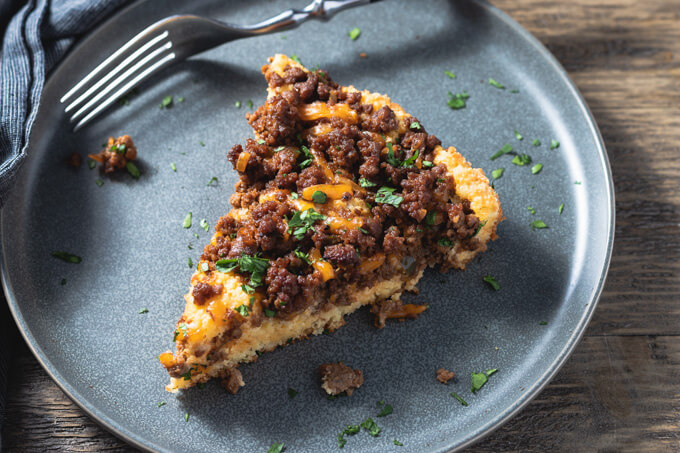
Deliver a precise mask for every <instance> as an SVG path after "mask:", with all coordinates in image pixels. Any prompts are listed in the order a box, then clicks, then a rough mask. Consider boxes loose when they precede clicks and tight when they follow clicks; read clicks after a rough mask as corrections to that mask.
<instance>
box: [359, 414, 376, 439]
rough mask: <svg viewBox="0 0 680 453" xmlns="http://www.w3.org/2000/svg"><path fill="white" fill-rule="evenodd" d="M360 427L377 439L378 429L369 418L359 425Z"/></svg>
mask: <svg viewBox="0 0 680 453" xmlns="http://www.w3.org/2000/svg"><path fill="white" fill-rule="evenodd" d="M361 427H362V428H364V429H365V430H366V431H368V434H370V435H371V436H373V437H378V434H380V427H379V426H378V424H377V423H376V422H374V421H373V419H372V418H370V417H369V418H367V419H366V420H364V421H363V422H362V423H361Z"/></svg>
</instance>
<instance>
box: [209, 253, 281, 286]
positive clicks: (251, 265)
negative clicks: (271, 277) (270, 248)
mask: <svg viewBox="0 0 680 453" xmlns="http://www.w3.org/2000/svg"><path fill="white" fill-rule="evenodd" d="M237 267H238V268H239V270H240V271H241V272H247V273H249V274H250V280H249V281H248V286H249V287H251V288H257V287H258V286H260V285H262V279H263V278H264V276H265V274H266V273H267V269H268V268H269V260H268V259H266V258H260V257H259V256H257V255H253V256H250V255H241V256H240V257H238V258H231V259H221V260H217V261H215V269H216V270H217V271H218V272H223V273H225V274H226V273H229V272H231V271H233V270H235V269H236V268H237Z"/></svg>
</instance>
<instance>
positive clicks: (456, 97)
mask: <svg viewBox="0 0 680 453" xmlns="http://www.w3.org/2000/svg"><path fill="white" fill-rule="evenodd" d="M469 98H470V95H469V94H467V92H466V91H463V92H462V93H456V94H454V93H451V92H450V91H449V100H448V102H447V103H446V105H448V106H449V108H451V109H452V110H460V109H464V108H465V107H466V106H467V100H468V99H469Z"/></svg>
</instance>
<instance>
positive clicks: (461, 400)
mask: <svg viewBox="0 0 680 453" xmlns="http://www.w3.org/2000/svg"><path fill="white" fill-rule="evenodd" d="M451 396H452V397H454V398H455V399H457V400H458V402H459V403H460V404H461V405H463V406H467V405H468V403H467V401H465V400H464V399H463V398H461V396H460V395H459V394H457V393H456V392H451Z"/></svg>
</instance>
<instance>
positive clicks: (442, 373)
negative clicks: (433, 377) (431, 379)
mask: <svg viewBox="0 0 680 453" xmlns="http://www.w3.org/2000/svg"><path fill="white" fill-rule="evenodd" d="M453 376H455V373H454V372H453V371H449V370H447V369H445V368H440V369H438V370H437V380H438V381H439V382H441V383H442V384H447V383H448V382H449V381H450V380H451V379H453Z"/></svg>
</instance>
